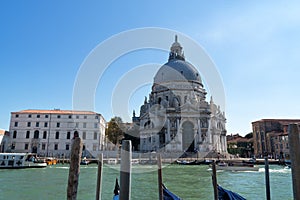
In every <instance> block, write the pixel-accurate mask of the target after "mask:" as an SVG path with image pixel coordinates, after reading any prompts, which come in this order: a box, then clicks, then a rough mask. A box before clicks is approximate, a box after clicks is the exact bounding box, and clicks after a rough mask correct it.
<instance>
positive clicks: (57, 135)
mask: <svg viewBox="0 0 300 200" xmlns="http://www.w3.org/2000/svg"><path fill="white" fill-rule="evenodd" d="M55 139H59V132H58V131H57V132H56V133H55Z"/></svg>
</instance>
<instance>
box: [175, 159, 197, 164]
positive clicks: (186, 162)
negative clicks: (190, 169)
mask: <svg viewBox="0 0 300 200" xmlns="http://www.w3.org/2000/svg"><path fill="white" fill-rule="evenodd" d="M176 163H177V164H179V165H197V164H198V163H197V162H196V160H176Z"/></svg>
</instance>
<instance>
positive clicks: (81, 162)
mask: <svg viewBox="0 0 300 200" xmlns="http://www.w3.org/2000/svg"><path fill="white" fill-rule="evenodd" d="M89 163H90V161H88V160H87V159H86V157H84V158H83V159H82V160H81V161H80V165H88V164H89Z"/></svg>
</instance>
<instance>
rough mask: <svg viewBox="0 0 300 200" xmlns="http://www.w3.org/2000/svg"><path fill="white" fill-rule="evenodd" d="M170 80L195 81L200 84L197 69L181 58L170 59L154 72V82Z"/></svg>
mask: <svg viewBox="0 0 300 200" xmlns="http://www.w3.org/2000/svg"><path fill="white" fill-rule="evenodd" d="M171 81H195V82H198V83H200V84H202V81H201V77H200V75H199V73H198V71H197V69H196V68H195V67H194V66H193V65H192V64H190V63H189V62H187V61H185V60H181V59H171V60H169V62H167V63H166V64H164V65H163V66H162V67H161V68H160V69H159V70H158V72H157V73H156V75H155V77H154V83H156V84H159V83H165V82H171Z"/></svg>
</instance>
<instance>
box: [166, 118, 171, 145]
mask: <svg viewBox="0 0 300 200" xmlns="http://www.w3.org/2000/svg"><path fill="white" fill-rule="evenodd" d="M170 141H171V137H170V119H168V121H167V142H170Z"/></svg>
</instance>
